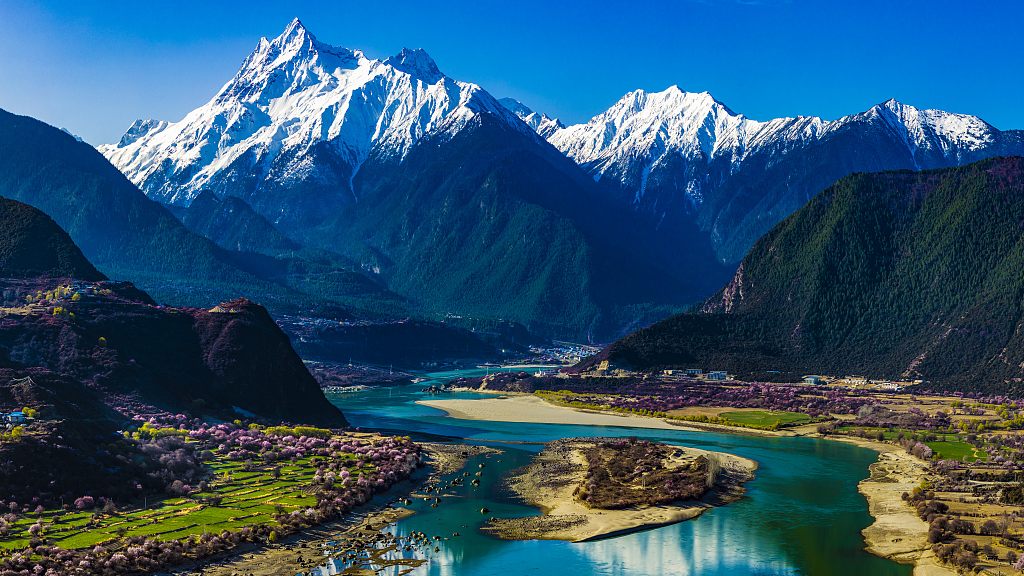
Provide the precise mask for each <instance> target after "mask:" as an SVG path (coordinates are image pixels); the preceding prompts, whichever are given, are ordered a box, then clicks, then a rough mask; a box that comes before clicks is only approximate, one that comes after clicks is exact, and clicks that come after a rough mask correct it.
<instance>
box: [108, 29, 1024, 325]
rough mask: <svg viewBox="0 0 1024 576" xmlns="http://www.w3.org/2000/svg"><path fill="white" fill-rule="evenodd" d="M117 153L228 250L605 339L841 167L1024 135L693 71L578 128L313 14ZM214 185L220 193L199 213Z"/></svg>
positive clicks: (708, 280)
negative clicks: (772, 103) (788, 97)
mask: <svg viewBox="0 0 1024 576" xmlns="http://www.w3.org/2000/svg"><path fill="white" fill-rule="evenodd" d="M99 150H100V151H101V152H102V153H103V154H104V155H105V156H106V157H107V158H108V159H109V160H110V161H111V162H112V163H113V164H114V165H115V166H117V167H118V169H120V170H121V171H122V172H123V173H124V174H125V175H127V176H128V178H129V179H131V181H132V182H134V183H135V184H136V185H138V186H139V187H140V188H141V189H142V190H143V191H144V192H145V193H146V194H147V195H148V196H149V197H150V198H152V199H155V200H158V201H160V202H162V203H165V204H168V205H171V206H173V207H175V208H174V209H175V210H176V211H177V212H178V213H179V214H180V213H182V211H183V210H185V209H186V207H187V208H188V212H189V213H190V214H189V215H188V216H187V218H186V219H185V221H186V223H188V222H189V219H191V221H192V222H193V223H194V224H190V228H191V229H193V230H196V231H198V232H200V233H201V234H204V235H207V237H210V238H215V239H217V241H218V243H221V242H224V243H226V244H221V245H222V246H225V245H230V246H231V247H233V248H240V247H243V246H244V247H249V248H251V249H254V250H257V251H263V252H264V253H266V252H267V251H273V250H279V248H280V247H281V246H283V245H284V244H283V242H286V241H291V242H295V243H297V244H299V245H301V246H303V247H305V248H315V249H321V250H326V251H328V252H330V253H332V254H337V255H339V256H340V257H341V258H344V259H345V261H346V262H349V263H351V265H352V267H353V269H354V270H355V269H358V270H361V271H362V272H363V273H365V274H367V275H368V276H369V277H371V278H373V280H374V281H375V282H379V283H380V285H381V286H382V287H386V289H387V290H389V291H391V292H394V293H397V294H399V295H401V296H402V297H405V298H408V299H409V300H410V301H412V302H415V303H417V305H420V306H422V307H423V308H424V309H425V310H429V311H431V312H433V313H435V314H438V315H447V316H452V317H455V316H476V317H482V318H503V319H506V320H513V321H516V322H520V323H522V324H524V325H527V326H529V327H531V328H532V329H533V330H534V331H535V332H539V333H542V334H547V335H552V336H562V337H570V338H581V339H583V338H590V339H594V340H604V339H606V338H612V337H614V336H616V335H618V334H624V333H625V332H627V331H629V330H631V329H633V328H635V327H637V326H642V325H644V324H647V323H650V322H651V321H654V320H656V319H658V318H660V317H664V316H665V315H667V314H668V313H670V312H672V311H674V310H679V309H680V307H681V306H683V305H688V304H690V303H693V302H695V301H698V300H699V299H701V298H704V297H706V296H707V295H709V294H711V293H712V292H713V291H714V290H716V289H717V288H718V287H719V286H721V284H722V283H724V282H725V281H726V280H727V279H728V277H729V276H730V275H731V274H732V272H733V271H734V270H735V266H736V263H737V262H738V261H739V259H740V258H741V257H742V256H743V254H744V253H745V252H746V251H747V249H748V248H749V247H750V246H751V245H753V243H754V241H755V240H756V239H757V238H758V237H760V236H761V235H762V234H764V233H765V232H767V231H768V230H769V229H771V227H772V226H773V225H775V224H776V223H778V222H779V221H781V220H782V219H783V218H785V217H786V216H787V215H789V214H790V213H792V212H793V211H794V210H796V209H797V208H799V207H800V206H802V205H803V204H804V203H805V202H806V201H807V200H808V199H809V198H811V197H812V196H814V195H815V194H816V193H818V192H819V191H820V190H822V189H824V188H825V187H827V186H829V185H830V184H832V183H833V182H835V180H836V179H838V178H839V177H842V176H844V175H846V174H848V173H850V172H859V171H876V170H885V169H898V168H907V169H915V170H917V169H929V168H937V167H946V166H954V165H958V164H962V163H964V162H969V161H973V160H977V159H980V158H984V157H988V156H994V155H1008V154H1019V153H1021V152H1022V151H1024V138H1022V135H1021V132H1019V131H1007V132H1000V131H999V130H996V129H995V128H993V127H991V126H989V125H988V124H986V123H985V122H983V121H982V120H980V119H978V118H975V117H971V116H963V115H956V114H949V113H945V112H940V111H930V110H925V111H922V110H917V109H915V108H912V107H909V106H905V105H902V104H900V103H898V102H895V101H889V102H886V103H884V104H881V105H878V106H875V107H873V108H871V109H870V110H868V111H867V112H864V113H862V114H857V115H854V116H849V117H845V118H842V119H839V120H836V121H833V122H825V121H823V120H821V119H819V118H804V117H800V118H788V119H777V120H772V121H769V122H757V121H753V120H750V119H747V118H745V117H743V116H742V115H738V114H736V113H734V112H732V111H731V110H729V109H728V108H727V107H726V106H725V105H724V104H721V103H720V102H718V101H716V100H715V99H714V98H712V97H711V96H710V95H709V94H706V93H703V94H692V93H686V92H682V91H680V90H679V89H678V88H675V87H673V88H670V89H669V90H666V91H664V92H661V93H646V92H643V91H636V92H632V93H630V94H627V95H626V96H625V97H623V99H622V100H620V101H619V102H618V103H617V104H616V105H615V106H613V107H612V108H611V109H609V110H608V111H606V112H604V113H602V114H601V115H599V116H597V117H595V118H594V119H592V120H591V121H590V122H588V123H587V124H581V125H576V126H569V127H565V126H563V125H562V124H561V123H560V122H559V121H558V120H556V119H552V118H550V117H548V116H546V115H544V114H542V113H537V112H534V111H532V110H530V109H529V108H528V107H526V106H525V105H523V104H521V103H519V102H516V101H515V100H511V99H503V100H500V101H499V100H496V99H495V98H493V97H492V96H491V95H490V94H488V93H487V92H486V91H485V90H483V89H482V88H480V87H479V86H476V85H474V84H469V83H465V82H459V81H457V80H453V79H451V78H449V77H447V76H445V75H444V74H443V73H442V72H441V71H440V69H439V68H438V66H437V65H436V63H435V62H434V61H433V60H432V59H431V58H430V57H429V56H428V55H427V54H426V53H425V52H423V51H422V50H403V51H402V52H400V53H399V54H397V55H395V56H392V57H390V58H386V59H384V60H371V59H368V58H367V57H366V56H365V55H364V54H362V53H361V52H359V51H358V50H349V49H346V48H340V47H334V46H329V45H326V44H324V43H322V42H320V41H318V40H317V39H316V38H315V37H314V36H313V35H312V34H311V33H309V32H308V31H307V30H306V29H305V28H304V27H303V26H302V24H301V23H300V22H299V21H298V20H295V21H293V22H292V23H291V24H289V26H288V27H287V29H286V30H285V31H284V33H283V34H282V35H281V36H279V37H277V38H275V39H273V40H267V39H262V40H261V41H260V42H259V44H258V46H257V48H256V50H254V51H253V53H252V54H251V55H250V56H249V57H248V58H247V59H246V60H245V62H244V63H243V64H242V67H241V69H240V70H239V72H238V73H237V74H236V75H235V77H234V78H233V79H231V80H230V81H229V82H228V83H227V84H226V85H225V86H224V87H223V88H222V89H221V91H220V92H219V93H218V94H217V95H215V96H214V98H213V99H212V100H210V101H209V102H208V103H206V104H205V105H203V106H201V107H199V108H197V109H196V110H194V111H192V112H190V113H189V114H188V115H187V116H186V117H185V118H184V119H182V120H181V121H179V122H167V121H162V120H140V121H138V122H136V123H135V124H134V125H133V126H132V127H131V128H130V129H129V130H128V132H127V133H126V134H125V135H124V137H123V138H122V139H121V141H120V142H118V143H116V144H110V145H104V146H100V147H99ZM204 193H206V194H212V196H207V197H206V198H207V199H208V200H209V198H215V199H218V202H217V203H213V202H210V201H208V200H207V201H204V202H201V203H200V205H199V207H197V208H196V209H193V208H192V205H193V204H195V202H196V199H197V198H202V195H203V194H204ZM230 198H235V199H237V201H236V200H230V202H233V203H234V204H233V205H232V206H231V209H230V210H226V208H227V205H225V204H224V202H228V201H229V200H228V199H230ZM239 201H240V202H241V203H244V204H245V205H247V207H248V209H246V207H244V206H242V204H241V203H239ZM215 213H216V214H217V215H218V216H217V217H216V218H214V214H215ZM254 215H258V216H260V217H262V219H263V220H265V221H266V223H267V224H269V226H271V227H273V229H274V230H276V233H275V232H273V231H271V230H270V229H269V228H267V226H266V225H264V224H259V225H257V224H254V222H255V220H254V219H253V216H254ZM236 217H237V218H244V219H245V221H246V222H247V224H246V225H245V226H236V225H234V224H226V223H225V222H224V219H228V220H230V219H233V218H236ZM218 218H219V219H220V220H218ZM215 221H216V222H219V223H218V224H217V225H216V226H214V225H212V223H213V222H215ZM278 234H279V235H283V236H284V237H286V239H285V240H282V238H279V237H278Z"/></svg>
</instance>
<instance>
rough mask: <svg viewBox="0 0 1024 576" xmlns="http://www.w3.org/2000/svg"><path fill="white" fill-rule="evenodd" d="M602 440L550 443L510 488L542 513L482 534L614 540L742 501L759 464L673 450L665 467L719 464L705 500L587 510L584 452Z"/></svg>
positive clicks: (497, 522)
mask: <svg viewBox="0 0 1024 576" xmlns="http://www.w3.org/2000/svg"><path fill="white" fill-rule="evenodd" d="M600 441H602V440H601V439H565V440H558V441H555V442H552V443H549V445H548V446H547V447H546V448H545V449H544V450H543V451H541V453H540V454H538V455H537V456H536V457H535V458H534V461H533V462H532V463H531V464H530V465H528V466H526V467H524V468H522V469H520V470H519V471H518V472H517V473H516V474H515V475H513V476H512V478H510V479H509V480H508V481H507V485H508V486H509V487H510V488H511V489H512V491H513V492H514V493H516V494H517V495H519V496H520V497H521V498H522V499H523V500H524V501H525V502H527V503H528V504H530V505H533V506H537V507H538V508H540V509H541V510H542V511H543V512H544V514H543V515H541V516H533V517H527V518H507V519H504V518H492V519H491V520H490V521H489V522H488V524H487V526H485V528H484V531H485V532H489V533H492V534H494V535H496V536H498V537H500V538H505V539H508V540H534V539H538V540H569V541H571V542H585V541H588V540H597V539H601V538H610V537H613V536H619V535H622V534H628V533H630V532H636V531H639V530H647V529H650V528H657V527H659V526H666V525H669V524H675V523H676V522H682V521H685V520H690V519H692V518H696V517H697V516H700V515H701V514H702V513H703V512H704V510H706V509H707V508H709V507H711V506H715V505H721V504H725V503H727V502H731V501H734V500H735V499H737V498H739V497H740V496H741V495H742V494H743V492H744V490H743V489H742V487H741V484H742V483H743V482H746V481H748V480H751V479H753V472H754V470H756V469H757V463H756V462H754V461H753V460H748V459H746V458H741V457H739V456H735V455H732V454H725V453H722V452H708V451H706V450H699V449H696V448H685V447H681V446H678V447H674V448H676V450H675V454H673V456H672V458H670V459H669V460H667V461H666V462H665V466H666V467H667V468H673V467H676V466H686V465H688V464H690V463H691V462H693V461H694V459H695V458H697V457H698V456H705V457H708V456H711V457H713V458H715V459H716V460H717V461H718V462H720V463H721V465H722V469H723V474H722V476H721V479H720V481H719V485H718V486H716V488H715V489H714V490H713V491H712V492H711V493H709V494H708V495H707V496H706V497H705V498H702V499H701V500H700V501H695V502H693V503H686V504H684V505H672V506H669V505H661V506H643V507H636V508H627V509H623V510H599V509H592V508H588V507H586V506H584V505H583V504H582V503H580V502H579V501H578V500H577V499H576V498H575V496H574V492H575V490H576V488H577V487H578V486H580V485H581V484H582V483H583V482H584V480H585V474H586V470H587V464H586V459H585V458H584V456H583V454H582V453H581V450H582V449H585V448H588V447H590V446H593V445H594V444H595V443H596V442H600Z"/></svg>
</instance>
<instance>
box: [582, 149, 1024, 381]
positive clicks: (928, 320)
mask: <svg viewBox="0 0 1024 576" xmlns="http://www.w3.org/2000/svg"><path fill="white" fill-rule="evenodd" d="M1022 270H1024V159H1021V158H1020V157H1011V158H998V159H989V160H983V161H980V162H976V163H973V164H969V165H966V166H962V167H957V168H947V169H941V170H926V171H922V172H911V171H897V172H882V173H877V174H853V175H850V176H847V177H845V178H843V179H841V180H840V181H839V182H837V183H836V184H834V185H833V186H831V187H829V188H828V189H826V190H825V191H824V192H822V193H820V194H818V195H817V196H815V197H814V198H813V199H812V200H811V201H810V202H808V203H807V205H805V206H804V207H803V208H801V209H800V210H798V211H797V212H796V213H794V214H793V215H791V216H790V217H788V218H787V219H786V220H784V221H783V222H781V223H780V224H778V225H777V226H776V227H775V228H773V229H772V230H771V231H770V232H769V233H768V234H766V235H765V236H764V237H762V238H761V239H760V240H758V241H757V243H755V245H754V247H753V248H751V250H750V252H749V253H748V254H747V256H746V257H745V258H744V259H743V261H742V262H741V264H740V266H739V269H738V270H737V272H736V274H735V276H734V277H733V279H732V281H731V282H729V283H728V284H727V285H726V286H725V287H724V288H722V289H721V290H719V292H718V293H717V294H715V295H714V296H712V297H711V298H709V299H708V300H706V301H704V302H703V303H701V304H699V305H697V306H695V307H694V309H693V310H691V311H690V312H688V313H686V314H680V315H676V316H673V317H671V318H669V319H667V320H664V321H662V322H659V323H657V324H654V325H653V326H650V327H648V328H646V329H643V330H639V331H637V332H635V333H633V334H631V335H629V336H627V337H625V338H623V339H621V340H619V341H618V342H616V343H614V344H612V345H611V346H609V347H608V348H606V349H605V350H604V351H602V352H601V354H599V355H598V356H597V357H594V358H591V359H589V360H588V361H587V362H586V363H585V364H586V365H592V364H593V363H594V362H596V361H599V360H604V359H607V360H611V361H612V362H615V363H621V364H626V365H629V366H632V367H634V368H637V369H656V368H661V367H682V366H695V367H703V368H706V369H722V370H729V371H732V372H736V373H738V374H740V375H743V376H745V377H750V378H756V379H768V378H770V376H769V375H767V374H765V371H776V370H777V371H780V372H782V373H783V375H782V376H780V377H782V378H787V379H791V378H792V377H793V375H797V376H799V375H800V374H803V373H828V374H844V373H858V374H867V375H870V376H871V377H876V378H904V379H919V378H920V379H926V380H930V381H931V382H932V385H933V386H937V387H954V386H955V387H957V388H959V389H962V390H972V389H978V390H981V389H984V390H985V391H988V392H1001V393H1005V392H1013V393H1015V394H1018V395H1019V394H1021V393H1024V386H1022V384H1021V379H1022V378H1024V368H1022V366H1024V274H1022ZM787 372H788V373H790V374H788V375H787V374H786V373H787Z"/></svg>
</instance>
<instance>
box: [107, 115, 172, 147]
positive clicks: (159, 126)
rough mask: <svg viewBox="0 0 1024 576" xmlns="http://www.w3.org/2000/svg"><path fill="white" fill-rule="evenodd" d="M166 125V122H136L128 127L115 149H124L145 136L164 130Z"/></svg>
mask: <svg viewBox="0 0 1024 576" xmlns="http://www.w3.org/2000/svg"><path fill="white" fill-rule="evenodd" d="M167 124H168V122H167V121H166V120H142V119H139V120H136V121H135V122H133V123H132V125H131V126H129V127H128V131H127V132H125V133H124V136H121V141H120V142H118V143H117V147H118V148H124V147H125V146H127V145H129V144H131V143H133V142H135V141H136V140H138V139H139V138H142V137H143V136H145V135H147V134H150V133H153V132H159V131H160V130H163V129H164V128H166V127H167Z"/></svg>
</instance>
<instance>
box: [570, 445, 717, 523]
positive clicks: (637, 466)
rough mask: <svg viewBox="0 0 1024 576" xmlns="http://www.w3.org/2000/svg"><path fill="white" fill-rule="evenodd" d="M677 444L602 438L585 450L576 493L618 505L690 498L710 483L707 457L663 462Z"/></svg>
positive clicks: (598, 503) (597, 503) (590, 501)
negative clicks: (583, 472)
mask: <svg viewBox="0 0 1024 576" xmlns="http://www.w3.org/2000/svg"><path fill="white" fill-rule="evenodd" d="M675 450H676V449H674V448H672V447H670V446H666V445H664V444H660V443H655V442H650V441H646V440H636V439H635V438H634V439H628V440H627V439H620V440H613V441H608V442H602V443H600V444H597V445H594V446H592V447H590V448H587V449H585V450H584V451H583V455H584V456H585V457H586V460H587V463H588V468H587V472H586V476H585V480H584V483H583V485H582V486H580V487H578V488H577V490H576V492H575V496H576V497H577V498H578V499H579V500H580V501H582V502H583V503H584V504H586V505H587V506H590V507H593V508H603V509H611V510H615V509H620V508H629V507H632V506H637V505H642V504H649V505H660V504H667V503H669V502H673V501H676V500H692V499H697V498H700V497H701V496H703V495H704V494H705V493H706V492H707V491H708V489H709V487H710V483H709V482H708V478H709V473H710V463H709V461H708V459H707V458H705V457H704V456H698V457H697V458H696V459H695V460H693V461H692V462H690V463H689V464H687V465H681V466H676V467H673V468H667V467H666V466H665V460H666V459H667V458H669V457H670V456H671V455H672V453H673V452H674V451H675Z"/></svg>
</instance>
